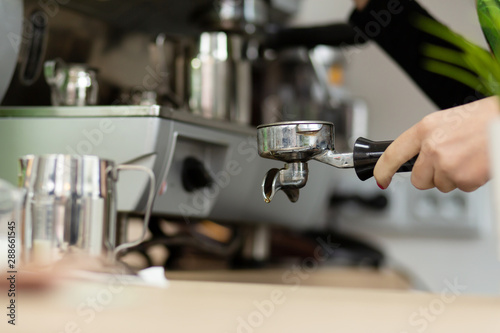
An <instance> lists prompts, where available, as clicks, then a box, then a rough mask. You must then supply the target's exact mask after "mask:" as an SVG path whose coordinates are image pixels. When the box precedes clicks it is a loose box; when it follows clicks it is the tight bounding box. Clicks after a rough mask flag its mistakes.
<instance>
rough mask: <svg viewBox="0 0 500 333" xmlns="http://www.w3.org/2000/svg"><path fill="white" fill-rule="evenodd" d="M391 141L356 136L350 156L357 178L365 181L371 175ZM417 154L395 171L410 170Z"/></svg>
mask: <svg viewBox="0 0 500 333" xmlns="http://www.w3.org/2000/svg"><path fill="white" fill-rule="evenodd" d="M391 143H392V141H371V140H368V139H365V138H358V139H357V140H356V142H355V143H354V150H353V153H352V158H353V162H354V170H355V171H356V175H358V178H359V179H361V180H363V181H365V180H367V179H370V178H371V177H373V169H375V164H377V162H378V160H379V158H380V156H382V154H383V153H384V151H385V150H386V149H387V147H389V145H390V144H391ZM417 158H418V155H417V156H415V157H413V158H412V159H411V160H409V161H408V162H406V163H405V164H403V165H402V166H401V167H400V168H399V169H398V171H396V172H410V171H412V169H413V165H415V161H416V160H417Z"/></svg>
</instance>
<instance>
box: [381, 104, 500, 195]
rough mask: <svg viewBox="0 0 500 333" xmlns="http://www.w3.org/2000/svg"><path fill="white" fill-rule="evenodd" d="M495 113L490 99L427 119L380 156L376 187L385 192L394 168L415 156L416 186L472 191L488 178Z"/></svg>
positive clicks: (413, 182)
mask: <svg viewBox="0 0 500 333" xmlns="http://www.w3.org/2000/svg"><path fill="white" fill-rule="evenodd" d="M499 110H500V105H499V101H498V99H497V98H496V97H489V98H485V99H482V100H479V101H476V102H473V103H470V104H466V105H462V106H459V107H455V108H452V109H449V110H445V111H440V112H435V113H432V114H430V115H428V116H426V117H425V118H424V119H422V120H421V121H420V122H419V123H417V124H416V125H414V126H413V127H411V128H410V129H409V130H407V131H406V132H404V133H403V134H402V135H401V136H400V137H399V138H397V139H396V140H395V141H394V142H393V143H392V144H391V145H390V146H389V147H388V148H387V150H386V151H385V153H384V154H383V155H382V156H381V157H380V160H379V161H378V163H377V165H376V166H375V170H374V176H375V179H376V180H377V183H378V184H379V186H380V187H381V188H387V187H388V186H389V184H390V183H391V179H392V176H393V175H394V173H395V172H396V170H397V169H398V168H399V167H400V166H401V165H402V164H403V163H405V162H406V161H408V160H409V159H411V158H412V157H413V156H415V155H417V154H419V157H418V159H417V161H416V162H415V166H414V167H413V171H412V175H411V182H412V184H413V185H414V186H415V187H416V188H418V189H421V190H425V189H430V188H433V187H437V188H438V189H439V190H440V191H441V192H445V193H446V192H450V191H451V190H454V189H455V188H459V189H460V190H463V191H466V192H471V191H474V190H476V189H477V188H478V187H480V186H482V185H484V184H485V183H486V182H487V181H488V180H489V178H490V161H489V151H488V141H489V138H488V133H489V126H488V125H489V124H490V122H491V120H492V119H493V118H494V117H496V116H498V115H499Z"/></svg>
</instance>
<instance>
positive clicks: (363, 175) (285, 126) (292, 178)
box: [257, 121, 417, 203]
mask: <svg viewBox="0 0 500 333" xmlns="http://www.w3.org/2000/svg"><path fill="white" fill-rule="evenodd" d="M334 142H335V127H334V125H333V123H330V122H324V121H290V122H280V123H273V124H266V125H260V126H258V127H257V145H258V151H259V155H260V156H261V157H264V158H269V159H274V160H278V161H282V162H285V167H284V168H283V169H271V170H269V171H268V172H267V174H266V176H265V177H264V181H263V182H262V194H263V196H264V200H265V201H266V202H267V203H269V202H271V200H272V199H273V197H274V195H275V194H276V192H277V191H279V190H282V191H283V192H285V194H286V195H287V196H288V199H290V201H292V202H296V201H297V200H298V199H299V189H301V188H302V187H304V186H305V185H306V183H307V177H308V174H309V171H308V167H307V162H308V161H309V160H311V159H313V160H316V161H319V162H322V163H325V164H328V165H331V166H334V167H336V168H342V169H346V168H354V170H355V171H356V175H357V176H358V178H359V179H361V180H363V181H364V180H367V179H369V178H371V177H373V169H374V168H375V164H377V161H378V160H379V158H380V156H382V154H383V153H384V151H385V150H386V149H387V147H388V146H389V145H390V144H391V143H392V141H371V140H368V139H365V138H358V139H357V140H356V142H355V144H354V149H353V152H352V153H339V152H337V151H335V145H334ZM416 159H417V156H415V157H414V158H412V159H411V160H409V161H408V162H406V163H405V164H403V165H402V166H401V167H400V168H399V169H398V171H397V172H408V171H411V170H412V169H413V165H414V163H415V161H416Z"/></svg>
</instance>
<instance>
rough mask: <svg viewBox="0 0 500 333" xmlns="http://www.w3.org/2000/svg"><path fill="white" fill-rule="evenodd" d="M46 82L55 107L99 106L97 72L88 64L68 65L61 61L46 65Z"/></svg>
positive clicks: (56, 60) (48, 62)
mask: <svg viewBox="0 0 500 333" xmlns="http://www.w3.org/2000/svg"><path fill="white" fill-rule="evenodd" d="M44 75H45V80H46V81H47V83H48V84H49V86H50V90H51V95H50V97H51V101H52V105H54V106H85V105H96V104H97V93H98V89H99V87H98V84H97V79H96V70H95V69H92V68H90V67H89V66H88V65H86V64H66V63H65V62H64V61H62V60H61V59H55V60H49V61H46V62H45V65H44Z"/></svg>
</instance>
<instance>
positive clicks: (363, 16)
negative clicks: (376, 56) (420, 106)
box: [349, 0, 484, 109]
mask: <svg viewBox="0 0 500 333" xmlns="http://www.w3.org/2000/svg"><path fill="white" fill-rule="evenodd" d="M417 15H424V16H427V17H431V15H430V14H429V13H428V12H427V11H426V10H425V9H423V8H422V7H421V6H420V5H419V4H418V3H417V2H415V1H412V0H371V1H370V2H369V4H368V5H367V6H366V7H365V8H364V9H363V10H362V11H358V10H356V11H354V12H353V13H352V15H351V17H350V20H349V22H350V24H351V25H352V26H353V27H354V29H355V31H356V32H357V34H358V35H357V38H358V39H359V40H358V42H360V41H363V39H365V40H366V39H372V40H373V41H375V42H376V43H377V44H378V45H379V46H380V47H381V48H382V49H383V50H384V51H385V52H386V53H387V54H388V55H389V56H390V57H391V58H392V59H393V60H394V61H395V62H396V63H397V64H398V65H399V66H400V67H401V68H402V69H403V70H404V71H405V72H406V73H407V74H408V75H409V76H410V77H411V79H413V81H415V83H416V84H417V85H418V86H419V87H420V89H422V91H423V92H424V93H425V94H426V95H427V96H428V97H429V98H430V99H431V100H432V101H433V102H434V103H435V104H436V105H437V106H438V107H439V108H440V109H447V108H450V107H454V106H457V105H462V104H465V103H469V102H472V101H474V100H478V99H481V98H483V97H484V96H482V95H481V94H479V93H478V92H476V91H475V90H474V89H472V88H470V87H468V86H466V85H464V84H462V83H460V82H458V81H455V80H453V79H450V78H448V77H445V76H442V75H439V74H434V73H432V72H430V71H427V70H425V69H424V68H423V65H422V64H423V61H424V60H425V57H424V55H423V53H422V46H423V45H425V44H435V45H439V46H444V47H448V48H454V47H453V46H451V45H450V44H448V43H447V42H444V41H443V40H441V39H439V38H437V37H435V36H432V35H429V34H427V33H425V32H423V31H421V30H419V29H418V28H417V27H415V26H414V24H413V22H414V18H415V17H416V16H417Z"/></svg>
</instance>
